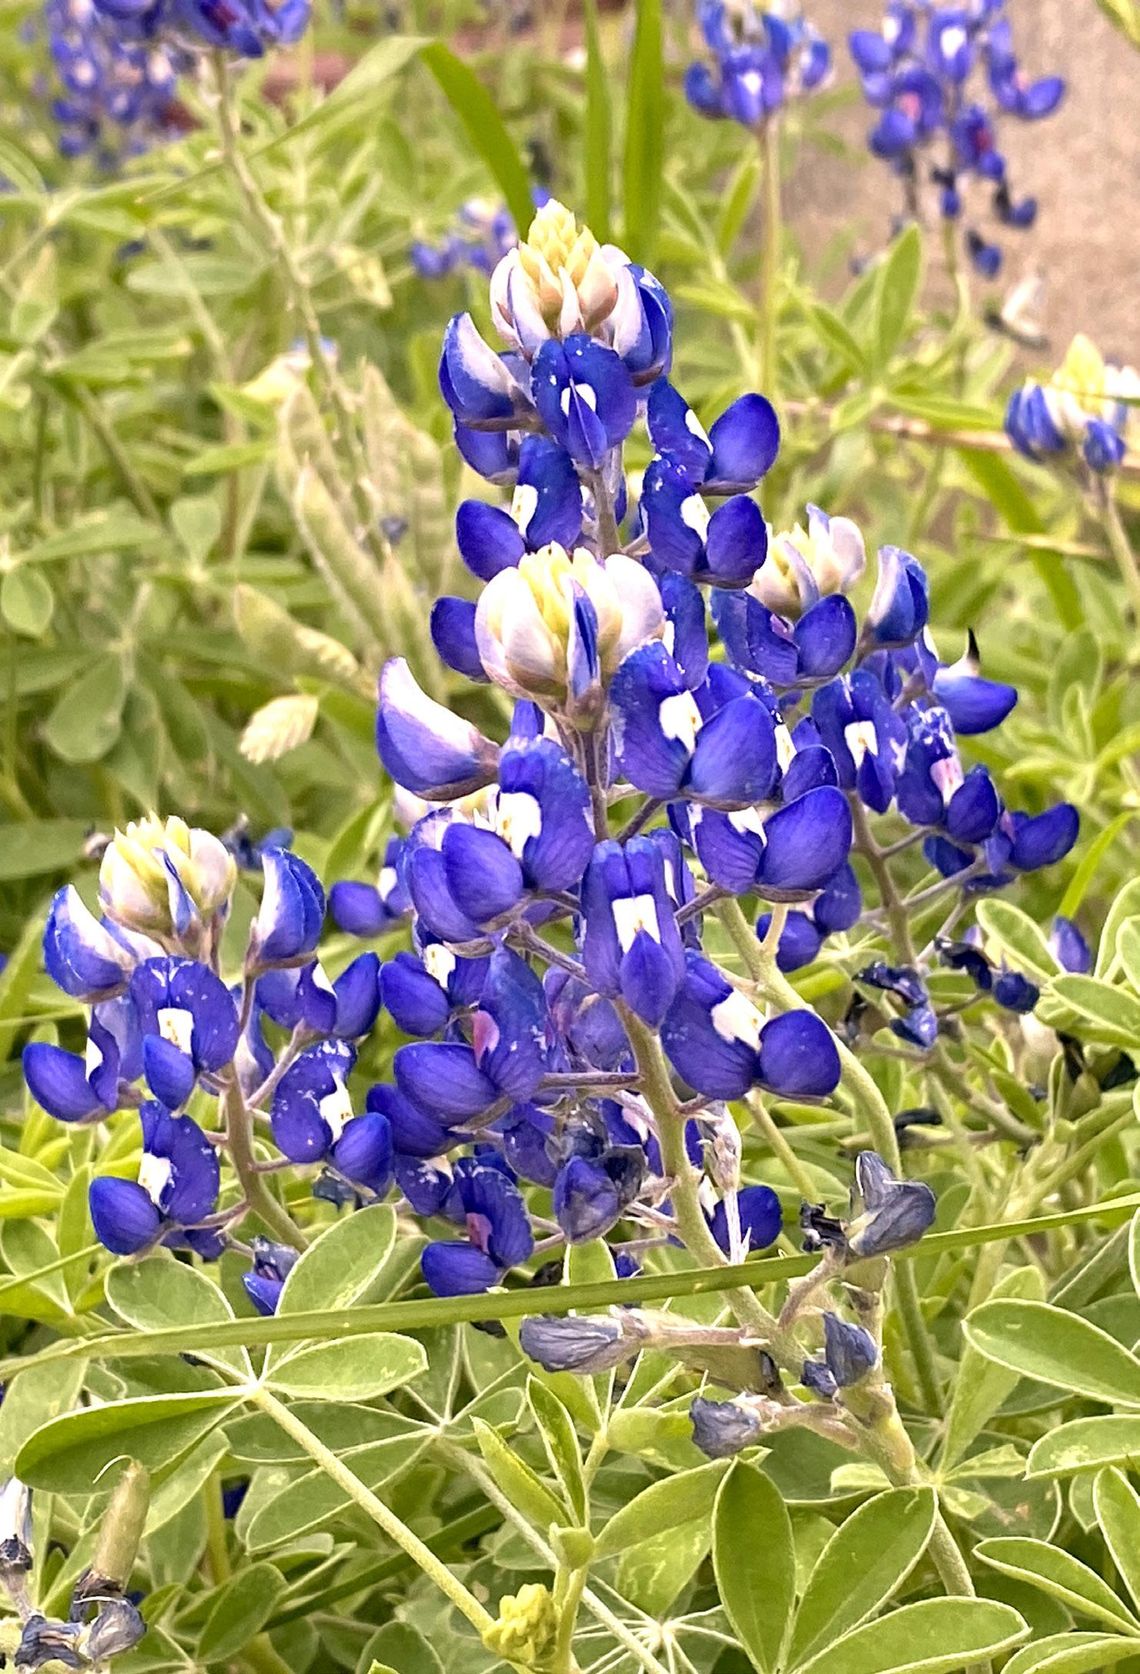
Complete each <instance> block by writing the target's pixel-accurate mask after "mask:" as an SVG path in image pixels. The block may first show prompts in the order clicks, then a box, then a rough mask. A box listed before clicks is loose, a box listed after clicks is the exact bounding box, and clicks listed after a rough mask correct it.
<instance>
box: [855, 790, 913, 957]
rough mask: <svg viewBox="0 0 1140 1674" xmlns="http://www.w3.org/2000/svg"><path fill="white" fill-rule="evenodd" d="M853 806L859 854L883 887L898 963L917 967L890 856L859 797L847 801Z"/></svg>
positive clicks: (880, 896) (908, 926) (883, 902)
mask: <svg viewBox="0 0 1140 1674" xmlns="http://www.w3.org/2000/svg"><path fill="white" fill-rule="evenodd" d="M847 800H848V802H849V803H850V805H851V823H852V826H853V827H854V830H855V852H856V853H857V854H861V855H862V856H863V858H864V860H865V861H866V862H867V864H868V866H869V867H870V868H871V872H872V874H873V875H874V879H875V882H876V883H877V884H878V886H879V901H880V904H881V905H882V908H883V911H884V912H885V913H886V915H887V922H888V924H889V925H890V927H891V935H892V936H893V938H894V954H895V957H896V959H903V960H905V961H906V963H907V964H908V965H913V964H914V942H913V940H912V938H911V933H910V920H909V919H908V917H907V911H906V907H905V905H904V904H903V900H902V897H901V896H900V894H899V892H898V890H897V889H896V888H895V880H894V878H893V877H892V876H891V869H890V867H889V866H888V865H887V861H886V856H885V855H884V854H883V852H882V850H881V849H880V848H879V845H878V844H877V843H876V841H875V839H874V836H873V835H872V832H871V827H870V825H869V824H868V823H867V815H866V812H865V811H864V808H863V804H862V802H861V801H860V800H859V797H858V796H857V795H855V794H852V795H850V796H849V797H848V798H847Z"/></svg>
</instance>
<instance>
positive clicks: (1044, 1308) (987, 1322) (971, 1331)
mask: <svg viewBox="0 0 1140 1674" xmlns="http://www.w3.org/2000/svg"><path fill="white" fill-rule="evenodd" d="M963 1330H964V1332H965V1334H966V1336H967V1338H968V1339H969V1341H970V1342H971V1343H972V1344H973V1345H974V1347H975V1348H976V1349H977V1350H978V1352H979V1353H980V1354H984V1355H985V1357H986V1358H987V1360H996V1361H997V1363H998V1365H999V1366H1008V1367H1009V1369H1010V1371H1011V1372H1019V1373H1020V1374H1021V1375H1022V1376H1023V1377H1027V1378H1037V1379H1038V1381H1039V1382H1041V1383H1048V1384H1055V1385H1056V1386H1057V1387H1058V1388H1061V1389H1068V1390H1071V1391H1072V1392H1073V1393H1074V1394H1077V1395H1082V1396H1083V1397H1084V1398H1085V1399H1086V1400H1090V1401H1110V1402H1115V1403H1118V1404H1119V1405H1121V1406H1125V1407H1140V1360H1137V1359H1136V1357H1135V1355H1133V1354H1129V1352H1128V1350H1127V1349H1124V1348H1121V1346H1120V1344H1119V1343H1116V1342H1114V1341H1113V1340H1112V1338H1111V1337H1110V1336H1109V1335H1108V1333H1107V1332H1105V1331H1100V1330H1098V1328H1097V1327H1096V1326H1095V1325H1090V1324H1089V1323H1088V1321H1087V1320H1083V1319H1081V1318H1079V1316H1078V1315H1076V1314H1070V1313H1066V1312H1065V1311H1064V1309H1062V1308H1054V1307H1052V1306H1051V1305H1050V1304H1049V1303H1048V1302H1020V1301H1008V1302H1001V1301H998V1302H983V1303H982V1305H981V1307H980V1308H975V1309H974V1311H973V1313H972V1314H969V1315H968V1316H967V1318H966V1320H965V1321H964V1322H963Z"/></svg>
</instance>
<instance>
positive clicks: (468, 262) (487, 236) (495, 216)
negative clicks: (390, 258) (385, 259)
mask: <svg viewBox="0 0 1140 1674" xmlns="http://www.w3.org/2000/svg"><path fill="white" fill-rule="evenodd" d="M518 236H519V235H518V230H517V228H516V227H515V224H514V221H513V220H512V219H511V212H510V210H509V209H508V208H507V206H506V205H505V204H503V203H496V202H495V201H494V200H492V199H490V198H468V199H467V200H466V201H465V202H464V203H462V204H460V206H459V209H458V212H457V213H456V215H455V218H454V221H453V223H452V226H451V229H450V231H449V232H448V233H447V236H446V237H445V238H444V239H443V240H442V242H440V243H438V244H430V243H428V242H427V241H426V240H424V239H415V240H413V242H412V245H411V248H410V250H409V252H408V254H409V255H410V256H411V258H412V266H413V267H414V268H415V270H416V272H417V273H418V274H419V276H420V278H421V279H445V278H446V277H447V276H448V275H449V274H451V273H455V272H456V271H457V270H458V269H460V268H464V267H470V268H473V269H474V270H475V272H476V273H487V274H489V273H491V272H492V270H493V269H494V267H495V265H496V263H497V262H499V261H501V260H502V258H503V257H504V256H505V255H506V254H507V251H508V250H511V249H513V248H514V246H515V245H516V244H517V243H518Z"/></svg>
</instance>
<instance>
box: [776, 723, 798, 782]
mask: <svg viewBox="0 0 1140 1674" xmlns="http://www.w3.org/2000/svg"><path fill="white" fill-rule="evenodd" d="M795 759H796V747H795V744H794V743H793V742H792V735H791V733H790V732H789V731H788V729H787V727H786V726H785V725H784V723H783V721H781V722H779V724H778V725H777V727H776V760H777V761H778V762H779V764H780V772H781V773H786V772H787V771H788V768H789V767H790V766H791V765H792V763H793V762H794V761H795Z"/></svg>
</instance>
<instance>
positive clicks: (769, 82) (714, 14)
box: [685, 0, 831, 128]
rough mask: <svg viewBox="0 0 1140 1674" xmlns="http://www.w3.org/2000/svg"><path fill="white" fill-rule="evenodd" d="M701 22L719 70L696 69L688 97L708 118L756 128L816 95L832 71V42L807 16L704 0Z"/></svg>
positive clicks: (688, 75)
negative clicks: (795, 102)
mask: <svg viewBox="0 0 1140 1674" xmlns="http://www.w3.org/2000/svg"><path fill="white" fill-rule="evenodd" d="M697 18H698V21H699V23H700V27H701V33H702V34H703V35H704V38H705V44H706V46H707V47H708V49H709V52H710V53H711V54H712V56H713V59H714V64H715V68H714V67H712V66H710V65H708V64H705V63H696V64H691V65H690V66H689V68H688V70H687V71H686V72H685V97H686V98H687V99H688V101H689V103H690V104H691V105H692V106H693V108H694V110H697V111H699V112H700V113H701V115H702V116H710V117H730V118H731V119H732V120H733V121H734V122H741V123H743V124H744V126H745V127H747V128H756V127H758V126H759V125H760V124H761V123H762V122H764V121H765V120H766V119H767V118H768V117H770V116H771V115H773V113H774V112H776V111H778V110H780V108H781V107H782V106H783V105H784V104H785V103H787V102H788V101H789V100H790V99H796V98H801V97H803V96H804V95H805V94H808V93H811V92H813V91H814V90H815V89H816V88H818V87H820V86H821V85H822V83H823V82H824V81H825V79H826V77H827V74H828V71H829V70H830V68H831V51H830V49H829V47H828V45H827V42H826V41H825V40H824V39H823V37H822V36H821V35H820V34H819V33H818V31H817V30H815V29H814V28H813V27H812V25H811V24H810V23H808V22H807V21H806V20H805V19H804V18H803V17H800V16H795V17H788V16H785V15H784V9H780V12H779V15H777V8H776V7H775V6H774V7H773V10H771V11H764V10H762V9H761V8H760V7H759V6H757V5H754V4H753V0H699V4H698V6H697Z"/></svg>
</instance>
